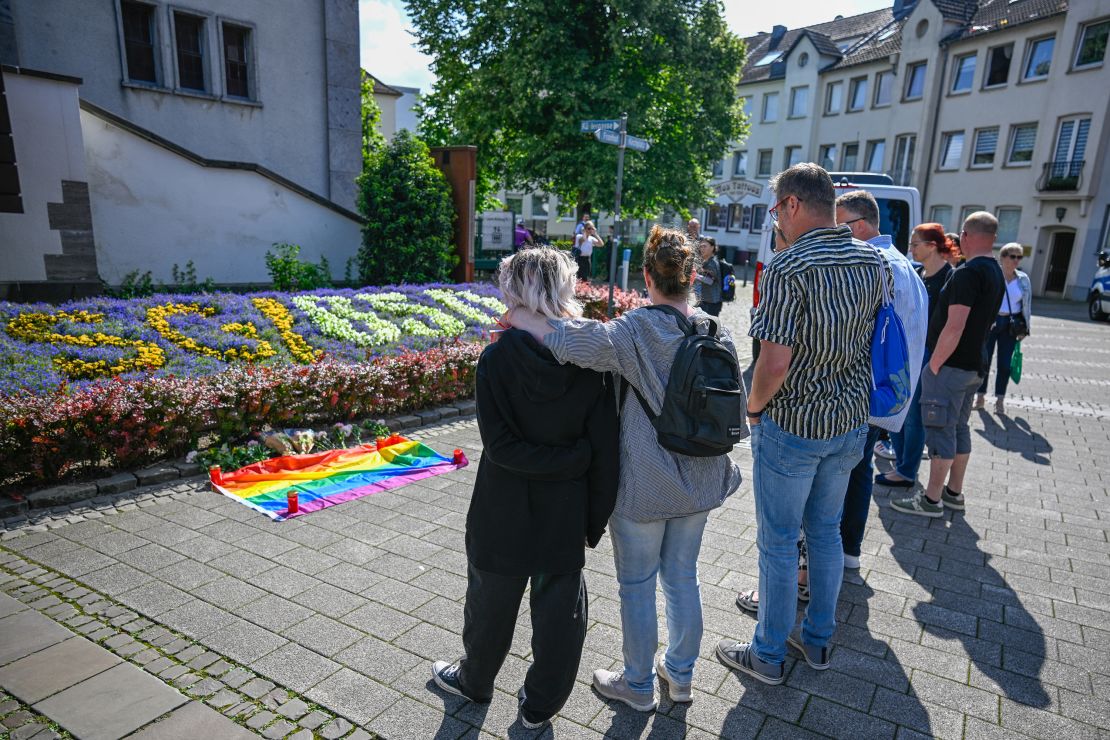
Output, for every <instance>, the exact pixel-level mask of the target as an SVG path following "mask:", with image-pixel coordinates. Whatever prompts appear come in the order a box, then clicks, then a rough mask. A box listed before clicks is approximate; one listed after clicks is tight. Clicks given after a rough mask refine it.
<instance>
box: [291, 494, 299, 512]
mask: <svg viewBox="0 0 1110 740" xmlns="http://www.w3.org/2000/svg"><path fill="white" fill-rule="evenodd" d="M300 510H301V505H300V502H299V501H297V492H296V491H290V492H289V513H290V514H296V513H297V512H298V511H300Z"/></svg>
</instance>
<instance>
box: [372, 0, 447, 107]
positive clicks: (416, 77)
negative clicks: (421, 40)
mask: <svg viewBox="0 0 1110 740" xmlns="http://www.w3.org/2000/svg"><path fill="white" fill-rule="evenodd" d="M358 25H359V42H360V43H359V47H360V57H361V62H362V67H363V69H365V70H366V71H367V72H369V73H370V74H372V75H374V76H375V77H377V78H378V79H380V80H381V81H382V82H384V83H386V84H387V85H401V86H404V87H419V88H420V89H421V91H422V92H427V91H428V90H429V89H430V88H431V86H432V81H433V80H434V79H435V76H434V75H432V71H431V69H430V68H429V65H430V64H431V57H429V56H427V55H426V54H423V53H422V52H421V51H420V50H419V49H417V48H416V38H415V37H414V36H413V33H412V30H413V29H412V22H411V21H410V20H409V17H408V14H407V13H405V10H404V8H403V7H402V5H401V3H400V2H399V0H359V3H358Z"/></svg>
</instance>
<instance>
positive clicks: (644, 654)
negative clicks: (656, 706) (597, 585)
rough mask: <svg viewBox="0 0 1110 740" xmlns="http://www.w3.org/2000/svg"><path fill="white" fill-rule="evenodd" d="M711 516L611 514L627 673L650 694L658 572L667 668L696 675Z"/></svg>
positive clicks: (676, 674)
mask: <svg viewBox="0 0 1110 740" xmlns="http://www.w3.org/2000/svg"><path fill="white" fill-rule="evenodd" d="M708 518H709V512H708V511H703V512H701V513H700V514H691V515H690V516H684V517H680V518H678V519H663V520H660V521H655V522H634V521H632V520H630V519H622V518H621V517H618V516H613V517H611V518H610V519H609V534H610V536H611V537H612V538H613V556H614V559H615V560H616V565H617V583H618V584H620V596H621V630H622V631H623V633H624V677H625V680H626V681H627V682H628V685H629V687H630V688H631V689H632V690H633V691H639V692H643V693H645V694H647V693H650V692H652V691H653V690H654V683H655V650H656V648H657V647H658V646H659V625H658V624H657V622H656V617H655V576H656V574H657V573H658V575H659V580H660V581H661V582H662V584H663V596H664V598H665V599H666V601H667V634H668V636H669V639H670V645H668V646H667V654H666V656H665V657H664V660H665V661H666V665H667V670H668V671H669V672H670V674H671V677H672V678H674V680H675V681H677V682H678V683H690V681H691V679H692V677H693V675H694V661H695V660H697V657H698V652H699V650H700V649H701V633H702V622H701V584H700V583H699V582H698V552H699V551H700V550H701V536H702V533H703V532H704V531H705V522H706V520H707V519H708ZM795 557H796V555H795Z"/></svg>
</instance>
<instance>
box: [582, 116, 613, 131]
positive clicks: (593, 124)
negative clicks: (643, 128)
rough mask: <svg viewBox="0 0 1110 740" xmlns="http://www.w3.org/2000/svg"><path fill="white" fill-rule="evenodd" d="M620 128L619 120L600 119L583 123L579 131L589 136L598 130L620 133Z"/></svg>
mask: <svg viewBox="0 0 1110 740" xmlns="http://www.w3.org/2000/svg"><path fill="white" fill-rule="evenodd" d="M620 127H621V122H620V120H619V119H612V118H600V119H596V120H591V121H582V125H581V127H580V128H579V129H578V130H579V131H581V132H582V133H584V134H588V133H590V132H591V131H597V130H598V129H605V130H606V131H619V130H620Z"/></svg>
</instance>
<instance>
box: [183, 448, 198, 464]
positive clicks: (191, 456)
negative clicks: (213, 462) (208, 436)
mask: <svg viewBox="0 0 1110 740" xmlns="http://www.w3.org/2000/svg"><path fill="white" fill-rule="evenodd" d="M196 461H197V451H196V450H193V451H192V452H190V453H189V454H188V455H186V456H185V462H187V463H193V462H196Z"/></svg>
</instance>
